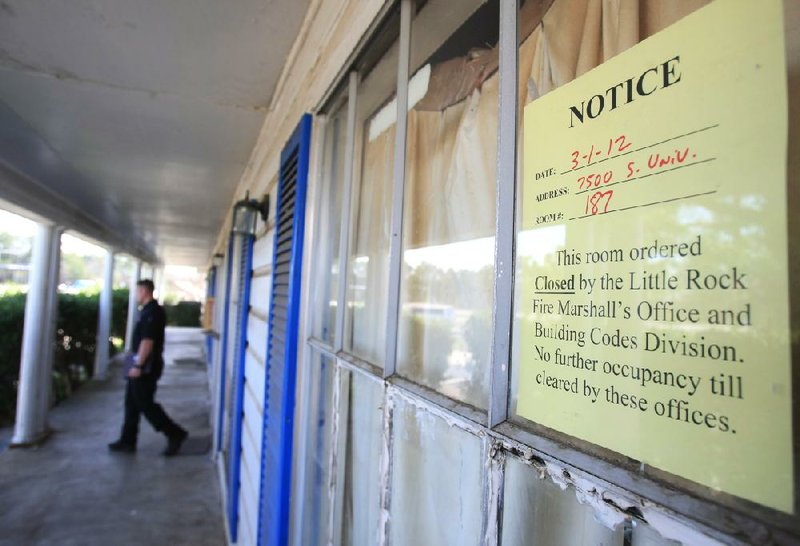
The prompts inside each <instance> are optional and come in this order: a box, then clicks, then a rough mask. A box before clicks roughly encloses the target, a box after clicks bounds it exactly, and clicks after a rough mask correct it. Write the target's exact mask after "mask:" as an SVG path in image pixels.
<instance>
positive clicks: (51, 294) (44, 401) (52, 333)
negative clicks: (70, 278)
mask: <svg viewBox="0 0 800 546" xmlns="http://www.w3.org/2000/svg"><path fill="white" fill-rule="evenodd" d="M54 231H55V233H53V236H52V237H51V241H50V276H49V280H48V283H49V287H48V290H47V296H48V301H47V313H46V315H45V317H46V319H47V322H46V324H45V331H44V339H45V345H44V349H45V351H44V354H43V355H42V361H43V366H42V379H41V381H42V388H43V389H44V390H43V391H42V392H43V395H42V398H41V406H40V412H41V413H40V415H41V416H42V417H41V418H42V423H43V424H44V429H45V430H48V429H49V427H48V424H47V415H48V413H49V412H50V408H51V407H52V406H53V402H54V401H53V360H54V358H55V343H56V327H57V325H58V283H59V280H60V274H61V234H62V233H63V232H64V230H63V229H62V228H61V227H55V228H54Z"/></svg>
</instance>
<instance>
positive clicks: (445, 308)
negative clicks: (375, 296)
mask: <svg viewBox="0 0 800 546" xmlns="http://www.w3.org/2000/svg"><path fill="white" fill-rule="evenodd" d="M497 7H498V3H497V2H496V1H495V2H487V3H483V2H481V1H476V0H473V1H468V2H456V3H454V2H448V1H447V0H431V1H429V2H427V3H426V4H425V5H424V6H423V7H422V8H421V10H420V12H419V13H418V14H417V15H416V17H415V18H414V20H413V21H412V25H411V44H412V45H411V64H412V68H415V69H416V70H415V72H414V73H413V76H412V77H411V78H410V80H409V83H408V87H409V112H408V130H407V132H408V136H407V145H406V178H405V211H404V214H405V220H404V233H403V263H402V274H401V279H402V281H401V292H400V317H399V321H398V324H399V332H398V349H397V353H398V354H397V370H398V373H400V374H402V375H404V376H407V377H409V378H410V379H413V380H414V381H417V382H419V383H421V384H423V385H425V386H427V387H429V388H432V389H435V390H437V391H439V392H441V393H443V394H445V395H447V396H449V397H451V398H454V399H456V400H459V401H462V402H466V403H468V404H470V405H473V406H476V407H479V408H486V405H487V402H488V397H489V380H488V379H489V359H490V355H491V326H492V301H493V297H492V292H493V285H494V265H493V264H494V231H495V166H496V162H497V158H496V144H497V113H498V101H497V83H498V81H497V73H496V70H497V50H496V45H497V38H498V30H499V22H498V14H497V10H498V8H497Z"/></svg>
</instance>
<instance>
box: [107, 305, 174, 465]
mask: <svg viewBox="0 0 800 546" xmlns="http://www.w3.org/2000/svg"><path fill="white" fill-rule="evenodd" d="M166 327H167V317H166V314H165V313H164V308H163V307H161V306H160V305H159V304H158V302H157V301H155V300H151V301H149V302H148V303H147V305H145V306H144V307H142V310H141V312H140V315H139V322H137V323H136V328H134V330H133V343H132V348H133V351H134V353H138V352H139V345H140V344H141V343H142V340H143V339H152V340H153V350H152V351H151V352H150V355H149V356H148V357H147V360H146V361H145V362H140V363H139V364H138V366H139V367H141V371H142V374H141V376H139V377H129V378H128V379H127V385H126V388H125V422H124V424H123V425H122V434H121V436H120V440H119V443H120V444H121V445H123V446H128V447H129V448H134V449H135V447H136V440H137V438H138V436H139V418H140V415H142V414H144V416H145V417H146V418H147V420H148V421H150V424H151V425H153V428H154V429H156V430H157V431H159V432H163V433H164V434H166V436H167V438H169V439H170V446H171V447H170V448H168V451H169V453H168V454H171V455H174V454H175V453H177V450H178V449H180V444H181V442H183V439H184V438H186V431H185V430H183V429H182V428H181V427H180V426H179V425H178V424H177V423H175V422H174V421H173V420H172V419H170V418H169V416H168V415H167V414H166V412H165V411H164V408H162V407H161V405H160V404H158V403H157V402H156V401H155V394H156V388H157V383H158V378H159V377H161V372H163V371H164V330H165V328H166ZM173 443H175V444H176V445H173Z"/></svg>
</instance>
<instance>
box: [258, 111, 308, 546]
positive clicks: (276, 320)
mask: <svg viewBox="0 0 800 546" xmlns="http://www.w3.org/2000/svg"><path fill="white" fill-rule="evenodd" d="M310 138H311V116H310V115H308V114H306V115H304V116H303V118H302V119H301V121H300V124H299V125H298V126H297V129H295V131H294V134H293V135H292V137H291V138H290V139H289V141H288V142H287V143H286V146H285V147H284V148H283V151H282V152H281V165H280V173H279V178H278V199H277V202H278V204H277V209H276V211H275V218H276V220H275V243H274V246H273V254H272V298H271V301H270V310H269V339H268V344H267V373H266V385H265V395H264V423H263V443H262V449H261V487H260V499H259V518H258V544H259V545H264V546H283V545H285V544H286V543H287V542H288V537H289V498H290V493H291V471H292V439H293V437H292V436H293V430H294V426H293V423H294V400H295V383H296V378H297V341H298V339H297V328H298V322H299V314H300V283H301V272H302V263H303V235H304V227H305V208H306V185H307V182H308V156H309V141H310Z"/></svg>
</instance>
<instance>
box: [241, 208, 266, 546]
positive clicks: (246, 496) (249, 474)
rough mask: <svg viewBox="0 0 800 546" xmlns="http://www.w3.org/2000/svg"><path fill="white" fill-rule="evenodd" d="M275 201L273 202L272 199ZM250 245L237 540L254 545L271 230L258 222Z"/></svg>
mask: <svg viewBox="0 0 800 546" xmlns="http://www.w3.org/2000/svg"><path fill="white" fill-rule="evenodd" d="M273 202H274V201H273ZM259 235H260V237H259V238H258V239H256V241H255V243H254V245H253V277H252V279H251V284H250V307H251V312H250V315H249V317H248V321H247V342H248V349H247V351H246V353H245V369H244V373H245V388H244V404H243V412H244V421H243V423H242V460H241V487H240V489H239V524H238V525H239V541H238V544H241V545H247V546H250V545H254V544H255V543H256V538H257V537H256V534H257V532H258V503H259V487H260V481H261V442H262V433H263V430H262V426H263V417H262V414H263V407H264V381H265V358H266V353H267V329H268V326H267V317H268V316H269V301H270V297H269V294H270V283H271V280H272V277H271V275H270V268H269V266H270V264H271V262H272V240H273V237H274V235H273V231H272V230H270V231H265V230H264V226H263V225H262V224H259Z"/></svg>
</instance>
